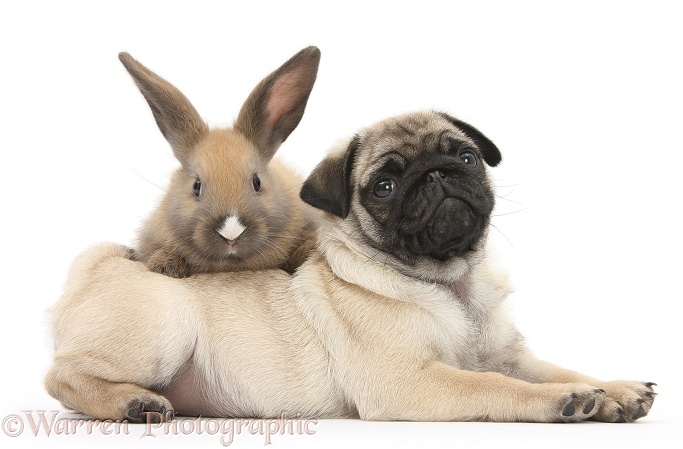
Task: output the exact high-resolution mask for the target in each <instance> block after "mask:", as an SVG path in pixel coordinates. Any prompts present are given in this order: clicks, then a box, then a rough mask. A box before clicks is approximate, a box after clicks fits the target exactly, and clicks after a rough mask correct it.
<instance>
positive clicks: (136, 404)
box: [45, 358, 174, 423]
mask: <svg viewBox="0 0 683 449" xmlns="http://www.w3.org/2000/svg"><path fill="white" fill-rule="evenodd" d="M92 362H93V363H97V362H94V361H92ZM78 365H80V363H78V362H76V363H74V360H69V359H68V358H56V359H55V362H54V364H53V366H52V368H51V369H50V371H49V372H48V374H47V376H46V378H45V388H46V389H47V391H48V393H49V394H50V395H51V396H52V397H54V398H56V399H58V400H59V401H60V402H61V403H62V405H63V406H64V407H66V408H69V409H72V410H76V411H79V412H82V413H85V414H87V415H89V416H92V417H93V418H96V419H100V420H107V419H109V420H114V421H120V420H127V421H129V422H131V423H142V422H159V421H164V420H170V419H173V416H174V411H173V406H172V405H171V403H170V402H169V401H168V400H167V399H166V398H164V397H163V396H161V395H159V394H157V393H154V392H153V391H151V390H148V389H146V388H143V387H141V386H140V385H136V384H134V383H130V382H112V381H109V380H106V379H103V378H101V377H97V376H93V375H91V374H84V373H83V372H82V371H83V370H82V369H79V368H78V367H77V366H78ZM148 415H149V416H148Z"/></svg>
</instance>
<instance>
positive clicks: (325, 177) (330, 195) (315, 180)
mask: <svg viewBox="0 0 683 449" xmlns="http://www.w3.org/2000/svg"><path fill="white" fill-rule="evenodd" d="M359 146H360V139H359V138H358V136H355V137H354V138H353V139H352V140H351V143H349V145H348V147H347V148H346V151H344V152H341V153H339V154H334V155H331V156H327V157H326V158H325V159H323V160H322V161H321V162H320V163H319V164H318V165H317V166H316V167H315V168H314V169H313V171H312V172H311V174H310V176H309V177H308V179H306V181H305V182H304V185H303V187H301V193H300V194H299V196H300V197H301V199H302V200H304V202H306V203H308V204H310V205H311V206H313V207H316V208H318V209H321V210H324V211H325V212H330V213H332V214H334V215H336V216H338V217H341V218H346V216H347V215H348V214H349V210H350V209H351V195H352V193H353V191H352V185H351V170H352V169H353V162H354V159H355V157H356V150H357V149H358V147H359Z"/></svg>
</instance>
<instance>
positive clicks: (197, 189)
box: [192, 178, 202, 197]
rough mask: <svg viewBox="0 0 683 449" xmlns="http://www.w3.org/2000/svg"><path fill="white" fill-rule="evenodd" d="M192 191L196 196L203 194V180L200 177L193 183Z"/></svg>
mask: <svg viewBox="0 0 683 449" xmlns="http://www.w3.org/2000/svg"><path fill="white" fill-rule="evenodd" d="M192 193H193V194H194V196H196V197H199V195H201V194H202V182H201V181H200V180H199V178H197V179H195V181H194V184H192Z"/></svg>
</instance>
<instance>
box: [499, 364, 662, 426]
mask: <svg viewBox="0 0 683 449" xmlns="http://www.w3.org/2000/svg"><path fill="white" fill-rule="evenodd" d="M513 366H515V369H514V370H513V372H512V373H511V375H512V376H514V377H517V378H518V379H522V380H526V381H528V382H534V383H544V382H552V383H558V382H559V383H565V382H566V383H575V382H580V383H584V384H589V385H593V386H595V387H597V388H601V389H603V390H605V393H606V397H605V400H604V402H603V403H602V406H601V407H600V410H599V411H598V412H597V413H596V414H595V415H594V416H593V419H595V420H597V421H605V422H632V421H635V420H637V419H639V418H642V417H643V416H645V415H647V414H648V412H649V411H650V408H651V407H652V403H653V402H654V400H655V395H656V394H657V393H655V392H654V390H653V389H652V386H653V385H655V384H654V383H652V382H633V381H627V380H616V381H612V382H603V381H600V380H597V379H594V378H592V377H589V376H586V375H584V374H581V373H578V372H576V371H572V370H568V369H565V368H561V367H559V366H557V365H554V364H552V363H549V362H546V361H543V360H539V359H537V358H536V357H535V356H534V355H533V354H531V353H530V352H529V351H526V352H524V353H522V354H521V355H520V356H519V357H518V358H517V360H516V361H515V362H514V363H513Z"/></svg>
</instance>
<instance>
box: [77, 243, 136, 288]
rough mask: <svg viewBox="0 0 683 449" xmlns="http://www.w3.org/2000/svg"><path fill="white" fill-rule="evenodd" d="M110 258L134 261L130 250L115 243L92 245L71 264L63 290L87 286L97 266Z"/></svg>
mask: <svg viewBox="0 0 683 449" xmlns="http://www.w3.org/2000/svg"><path fill="white" fill-rule="evenodd" d="M111 258H124V259H129V260H135V255H134V252H133V249H132V248H129V247H127V246H125V245H119V244H117V243H100V244H97V245H93V246H91V247H89V248H88V249H86V250H85V251H83V252H82V253H81V254H79V255H78V256H77V257H76V259H74V261H73V262H72V263H71V268H70V269H69V276H68V279H67V282H66V285H65V290H71V289H72V288H73V287H74V286H77V285H85V284H87V281H88V279H89V278H90V277H91V274H92V273H93V272H94V271H95V270H96V269H97V266H98V265H100V264H101V263H102V262H104V261H105V260H108V259H111Z"/></svg>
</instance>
